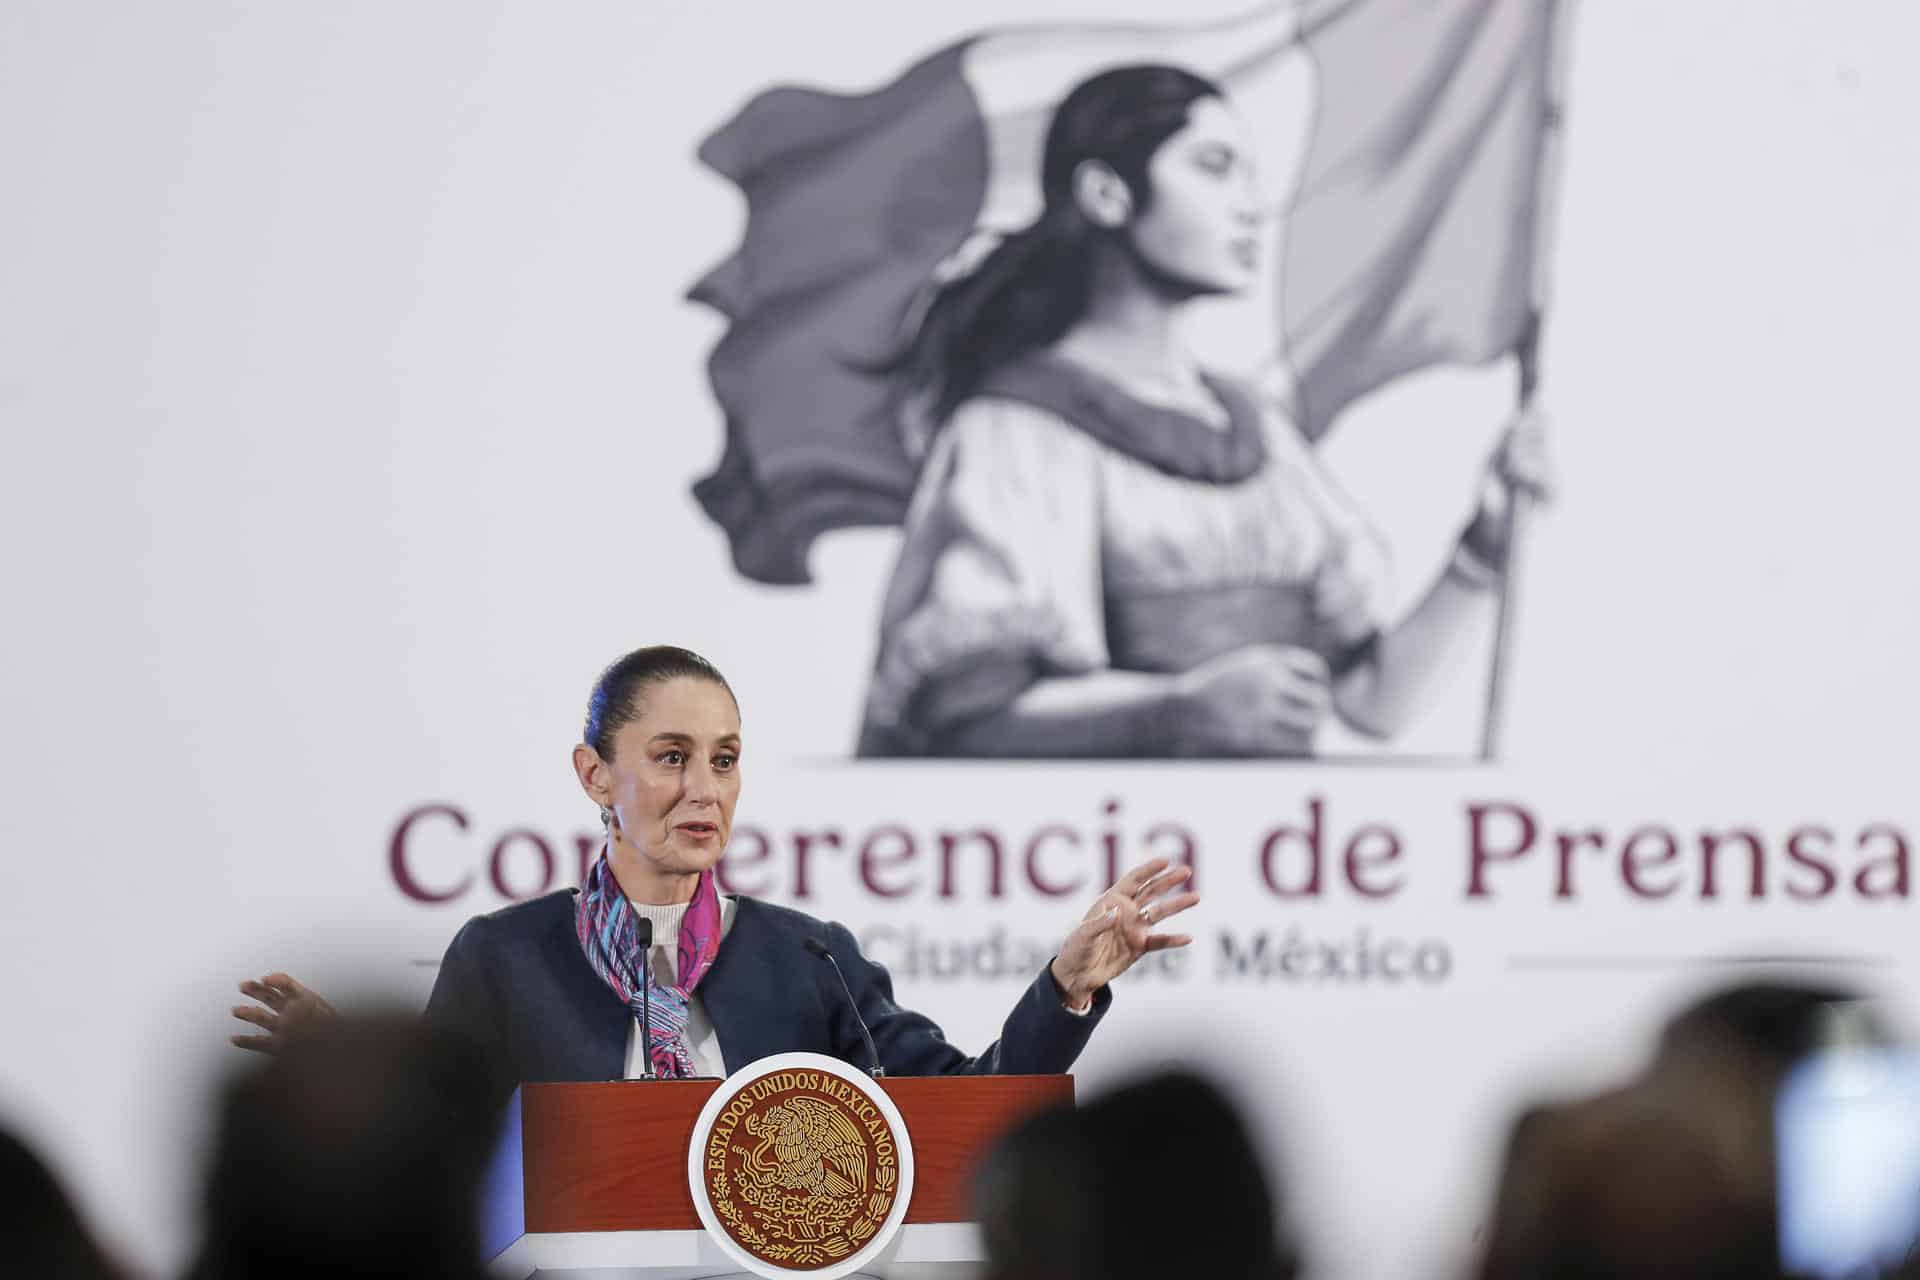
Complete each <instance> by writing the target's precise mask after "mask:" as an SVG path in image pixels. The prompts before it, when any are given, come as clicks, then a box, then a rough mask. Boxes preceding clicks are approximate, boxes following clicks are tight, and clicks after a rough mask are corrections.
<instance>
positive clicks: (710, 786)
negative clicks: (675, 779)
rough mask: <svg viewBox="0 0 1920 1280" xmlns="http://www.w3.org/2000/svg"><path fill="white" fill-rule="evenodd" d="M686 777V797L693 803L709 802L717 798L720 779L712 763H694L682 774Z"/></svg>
mask: <svg viewBox="0 0 1920 1280" xmlns="http://www.w3.org/2000/svg"><path fill="white" fill-rule="evenodd" d="M682 777H684V778H685V779H686V789H687V799H688V800H689V801H690V802H692V803H694V804H710V803H712V802H713V801H714V800H716V799H718V798H719V795H720V779H719V776H718V775H717V774H716V773H715V772H714V769H713V766H712V765H706V764H694V765H692V766H690V767H689V768H688V769H687V771H686V773H685V774H683V775H682Z"/></svg>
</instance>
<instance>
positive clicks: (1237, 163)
mask: <svg viewBox="0 0 1920 1280" xmlns="http://www.w3.org/2000/svg"><path fill="white" fill-rule="evenodd" d="M1147 181H1148V184H1149V187H1150V189H1151V191H1152V193H1153V198H1152V199H1151V200H1149V201H1147V207H1146V210H1145V211H1144V212H1143V213H1141V214H1140V215H1139V216H1137V217H1136V218H1134V220H1133V221H1132V223H1131V224H1130V225H1129V227H1128V234H1129V236H1130V238H1131V239H1132V242H1133V247H1134V251H1135V252H1137V253H1138V254H1139V255H1140V256H1141V257H1142V258H1143V259H1145V260H1146V262H1147V264H1148V265H1149V266H1151V267H1152V268H1153V269H1154V270H1155V271H1157V272H1159V273H1160V274H1161V275H1164V276H1166V277H1169V278H1170V279H1172V280H1174V281H1176V282H1178V283H1179V284H1180V285H1182V286H1184V287H1186V288H1188V289H1191V290H1192V291H1193V292H1194V293H1196V294H1217V293H1238V292H1240V291H1241V290H1243V289H1245V288H1246V287H1247V286H1249V285H1250V284H1252V283H1253V279H1254V273H1255V272H1256V271H1257V270H1258V269H1259V266H1260V221H1261V210H1260V199H1259V188H1258V184H1257V183H1256V182H1255V179H1254V172H1253V161H1252V151H1251V149H1250V146H1249V140H1248V137H1247V131H1246V127H1245V126H1244V125H1243V124H1242V123H1241V121H1240V118H1239V117H1238V116H1237V115H1235V114H1234V113H1233V111H1232V109H1231V108H1229V107H1228V106H1227V104H1226V103H1224V102H1222V101H1221V100H1220V99H1218V98H1201V99H1199V100H1198V101H1196V102H1195V103H1194V104H1193V106H1192V107H1191V108H1189V109H1188V113H1187V124H1186V127H1185V128H1183V129H1181V130H1180V132H1178V133H1176V134H1174V135H1173V136H1172V137H1170V138H1168V139H1167V140H1166V141H1165V142H1163V143H1162V144H1161V145H1160V149H1159V150H1158V151H1156V152H1154V153H1153V159H1151V160H1149V161H1148V162H1147Z"/></svg>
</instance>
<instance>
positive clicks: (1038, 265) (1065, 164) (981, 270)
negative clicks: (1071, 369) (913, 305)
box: [884, 64, 1224, 431]
mask: <svg viewBox="0 0 1920 1280" xmlns="http://www.w3.org/2000/svg"><path fill="white" fill-rule="evenodd" d="M1223 96H1224V95H1223V94H1222V93H1221V90H1220V87H1219V86H1218V85H1216V84H1214V83H1213V82H1212V81H1210V80H1207V79H1205V78H1203V77H1201V76H1197V75H1194V74H1193V73H1192V72H1190V71H1183V70H1181V69H1180V68H1178V67H1172V66H1163V65H1158V64H1143V65H1138V66H1127V67H1116V68H1114V69H1113V70H1111V71H1103V72H1101V73H1100V74H1099V75H1097V76H1093V77H1092V78H1090V79H1088V80H1085V81H1082V82H1081V83H1080V84H1079V85H1078V86H1076V87H1075V88H1074V90H1073V92H1071V93H1069V94H1068V95H1067V97H1066V99H1065V100H1064V101H1063V102H1061V104H1060V106H1059V108H1058V109H1057V110H1055V112H1054V115H1053V122H1052V123H1051V124H1050V125H1049V126H1048V128H1047V139H1046V148H1045V152H1044V156H1043V159H1042V163H1041V172H1040V189H1041V194H1042V196H1043V197H1044V199H1045V204H1044V207H1043V209H1042V211H1041V214H1040V217H1039V218H1038V219H1037V220H1036V221H1035V222H1034V223H1033V224H1032V225H1031V226H1029V227H1027V228H1025V229H1024V230H1021V231H1019V232H1016V233H1015V234H1014V235H1012V236H1009V237H1008V238H1007V239H1006V240H1005V241H1003V242H1002V243H1001V244H1000V245H999V246H997V247H996V248H995V249H994V250H993V252H992V253H990V254H988V255H987V257H986V258H985V259H984V260H983V261H982V262H981V263H980V265H979V267H978V268H976V269H975V270H974V271H972V272H971V273H970V274H968V275H966V276H964V277H963V278H961V279H959V280H957V281H955V282H954V283H952V284H950V285H948V286H946V287H945V288H943V289H942V290H941V291H940V292H939V293H937V294H936V295H935V296H934V298H933V300H932V302H931V303H930V304H929V305H928V306H927V308H926V311H925V314H924V315H923V316H922V318H921V320H920V323H919V325H918V327H917V328H916V329H915V331H914V333H913V335H912V336H911V338H909V339H908V341H907V343H906V345H905V347H904V349H903V350H902V351H901V353H900V354H899V355H898V356H896V357H895V358H894V359H893V360H892V361H891V362H889V364H888V365H886V366H884V368H885V371H886V372H890V373H893V374H894V375H896V376H897V377H898V378H899V379H900V385H899V394H900V404H901V407H902V411H903V413H905V414H906V415H907V416H909V417H910V418H912V419H914V420H915V422H914V425H915V426H916V427H918V428H921V429H922V430H926V431H930V430H931V429H933V428H937V427H939V426H940V425H941V424H942V423H944V422H945V421H946V420H947V419H948V418H949V417H951V416H952V415H953V411H954V410H955V409H957V408H959V407H960V405H961V403H962V402H963V401H965V400H966V399H967V398H968V397H969V396H972V395H973V394H974V393H975V392H976V391H978V390H979V389H980V386H981V385H982V384H983V383H984V382H985V381H986V380H987V379H988V378H989V377H990V376H991V375H992V374H993V373H994V372H995V371H996V370H998V369H1001V368H1003V367H1004V366H1006V365H1008V364H1011V363H1013V362H1014V361H1016V360H1018V359H1020V358H1021V357H1022V356H1025V355H1027V354H1029V353H1030V352H1033V351H1037V350H1040V349H1041V348H1044V347H1047V346H1051V345H1052V344H1053V343H1055V342H1058V341H1059V340H1060V339H1061V338H1062V337H1064V336H1065V335H1066V333H1067V331H1068V330H1069V329H1071V328H1072V327H1073V326H1074V324H1075V323H1077V322H1078V321H1079V320H1080V319H1081V317H1083V316H1084V315H1085V314H1086V312H1087V307H1088V305H1089V304H1090V302H1091V301H1092V291H1093V247H1094V244H1095V243H1096V242H1097V241H1098V240H1099V239H1101V238H1102V237H1106V236H1110V235H1112V234H1113V233H1112V232H1111V231H1110V230H1108V229H1106V228H1103V227H1099V226H1097V225H1095V224H1094V223H1092V222H1090V221H1088V220H1087V218H1086V216H1085V215H1084V214H1083V213H1081V211H1080V206H1079V203H1078V201H1076V200H1075V199H1074V191H1073V186H1074V173H1075V172H1076V171H1077V170H1078V169H1079V167H1080V165H1081V164H1082V163H1084V162H1086V161H1089V160H1095V161H1099V162H1100V163H1102V164H1104V165H1106V166H1107V167H1108V168H1110V169H1112V170H1113V172H1114V173H1115V174H1116V175H1118V176H1119V178H1120V180H1121V181H1122V182H1123V183H1125V184H1126V187H1127V190H1128V191H1129V192H1130V193H1131V194H1132V196H1133V207H1134V210H1135V212H1136V213H1138V212H1140V211H1143V210H1145V209H1146V208H1147V207H1148V205H1149V204H1150V203H1151V201H1152V199H1153V192H1152V189H1151V184H1150V183H1149V182H1148V181H1147V166H1148V164H1149V163H1150V162H1151V161H1152V159H1153V156H1154V153H1155V152H1156V151H1158V150H1159V149H1160V147H1161V146H1162V144H1164V143H1165V142H1166V140H1167V139H1168V138H1170V137H1172V136H1173V135H1174V134H1176V133H1178V132H1179V131H1180V130H1181V129H1183V128H1185V127H1186V124H1187V120H1188V117H1189V114H1190V112H1191V110H1192V107H1193V104H1194V103H1196V102H1198V101H1200V100H1201V99H1203V98H1219V97H1223Z"/></svg>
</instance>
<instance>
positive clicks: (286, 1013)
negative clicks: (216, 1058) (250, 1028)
mask: <svg viewBox="0 0 1920 1280" xmlns="http://www.w3.org/2000/svg"><path fill="white" fill-rule="evenodd" d="M240 994H241V995H244V996H252V997H253V998H254V999H255V1000H258V1001H259V1002H260V1003H259V1004H257V1005H253V1004H237V1005H235V1006H234V1007H233V1016H234V1017H236V1018H238V1019H240V1021H242V1022H250V1023H252V1024H253V1025H254V1026H256V1027H259V1028H261V1029H262V1030H263V1031H265V1032H266V1034H265V1035H239V1034H236V1035H233V1036H231V1037H229V1039H231V1040H232V1042H233V1043H234V1044H236V1045H238V1046H239V1047H240V1048H242V1049H251V1050H252V1051H253V1052H255V1053H278V1052H280V1050H281V1049H282V1048H283V1047H284V1046H285V1045H286V1042H287V1037H288V1036H291V1035H298V1034H299V1032H300V1030H301V1028H303V1027H307V1026H311V1025H312V1024H313V1023H316V1022H322V1021H325V1020H326V1019H328V1018H331V1017H333V1016H334V1013H333V1006H332V1005H330V1004H328V1003H327V1001H326V997H324V996H322V995H321V994H320V993H319V992H318V991H314V990H311V989H310V988H308V987H305V986H302V985H301V983H300V982H299V980H298V979H296V978H294V977H293V976H292V975H290V974H285V973H270V974H268V975H267V976H266V977H264V978H253V979H250V980H248V981H246V982H243V983H241V984H240ZM263 1006H264V1007H263Z"/></svg>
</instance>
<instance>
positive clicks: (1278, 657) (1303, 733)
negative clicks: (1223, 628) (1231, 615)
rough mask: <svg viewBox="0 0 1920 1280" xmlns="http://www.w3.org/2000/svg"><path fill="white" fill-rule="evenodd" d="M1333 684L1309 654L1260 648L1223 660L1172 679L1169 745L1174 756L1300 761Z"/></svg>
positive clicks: (1286, 647) (1224, 656) (1284, 648)
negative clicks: (1294, 758)
mask: <svg viewBox="0 0 1920 1280" xmlns="http://www.w3.org/2000/svg"><path fill="white" fill-rule="evenodd" d="M1332 679H1333V677H1332V673H1331V672H1330V671H1329V670H1328V668H1327V662H1326V659H1325V658H1322V657H1321V656H1320V655H1319V654H1317V653H1315V652H1314V651H1313V650H1311V649H1302V648H1298V647H1296V646H1293V645H1283V644H1261V645H1249V646H1247V647H1246V648H1243V649H1235V650H1233V651H1232V652H1230V653H1223V654H1221V655H1220V656H1219V657H1217V658H1214V659H1211V660H1210V661H1207V662H1203V663H1201V664H1200V665H1199V666H1197V667H1195V668H1193V669H1192V670H1191V671H1186V672H1183V673H1181V675H1179V676H1178V677H1176V679H1175V684H1174V692H1173V698H1172V702H1171V705H1170V707H1169V716H1168V719H1169V722H1170V727H1171V733H1172V738H1173V741H1172V742H1171V743H1170V744H1168V745H1169V746H1170V747H1171V748H1172V750H1173V752H1174V754H1177V755H1227V756H1289V755H1305V754H1306V753H1307V752H1308V751H1309V750H1311V749H1312V745H1313V731H1314V729H1315V728H1317V727H1318V726H1319V724H1320V720H1321V718H1322V717H1324V716H1325V715H1326V714H1327V708H1328V706H1329V705H1330V704H1331V701H1332Z"/></svg>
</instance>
